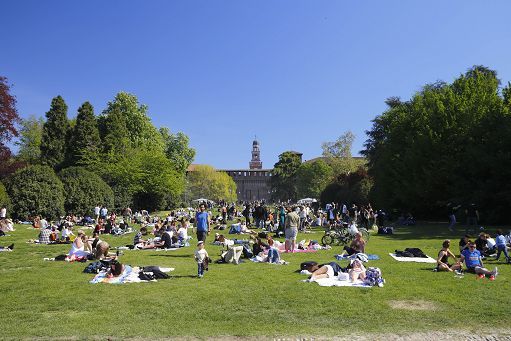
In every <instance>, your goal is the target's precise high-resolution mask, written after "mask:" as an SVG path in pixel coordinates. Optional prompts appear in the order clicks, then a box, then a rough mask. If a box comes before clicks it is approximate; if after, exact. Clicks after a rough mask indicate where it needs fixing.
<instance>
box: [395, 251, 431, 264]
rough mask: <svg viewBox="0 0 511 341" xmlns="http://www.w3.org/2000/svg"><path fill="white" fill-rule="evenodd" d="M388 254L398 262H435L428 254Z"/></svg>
mask: <svg viewBox="0 0 511 341" xmlns="http://www.w3.org/2000/svg"><path fill="white" fill-rule="evenodd" d="M389 255H390V256H391V257H392V258H394V259H395V260H397V261H398V262H415V263H436V260H435V259H433V258H431V257H430V256H428V257H427V258H423V257H398V256H396V254H395V253H389Z"/></svg>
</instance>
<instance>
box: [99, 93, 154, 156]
mask: <svg viewBox="0 0 511 341" xmlns="http://www.w3.org/2000/svg"><path fill="white" fill-rule="evenodd" d="M102 116H103V117H104V119H102V120H101V121H102V123H104V124H105V125H103V127H102V129H101V130H102V135H103V136H104V141H106V142H107V144H109V145H110V148H111V147H112V145H114V146H115V147H116V148H119V147H122V148H124V146H123V145H122V144H119V143H113V141H114V140H116V141H119V140H123V139H121V134H125V132H124V130H126V131H127V134H125V135H124V139H127V141H126V142H127V143H128V146H129V147H130V148H144V149H150V150H163V148H164V145H163V139H162V137H161V135H160V134H159V133H158V130H157V129H156V128H155V127H154V126H153V124H152V123H151V119H150V118H149V116H148V115H147V106H146V105H140V104H139V103H138V99H137V97H135V96H134V95H132V94H129V93H126V92H119V93H118V94H117V95H116V96H115V98H114V100H113V101H111V102H108V105H107V108H106V109H105V110H104V111H103V114H102ZM113 128H115V129H113ZM123 144H124V141H123ZM107 148H108V146H107Z"/></svg>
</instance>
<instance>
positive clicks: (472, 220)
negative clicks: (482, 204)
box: [465, 204, 479, 234]
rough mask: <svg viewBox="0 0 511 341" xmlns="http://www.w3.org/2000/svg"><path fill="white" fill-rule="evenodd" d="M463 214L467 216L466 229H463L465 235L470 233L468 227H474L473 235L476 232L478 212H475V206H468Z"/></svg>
mask: <svg viewBox="0 0 511 341" xmlns="http://www.w3.org/2000/svg"><path fill="white" fill-rule="evenodd" d="M465 214H466V215H467V227H466V229H465V234H468V233H469V231H470V227H471V226H474V233H476V231H477V223H478V221H479V211H478V210H477V207H476V204H470V206H468V207H467V209H466V210H465Z"/></svg>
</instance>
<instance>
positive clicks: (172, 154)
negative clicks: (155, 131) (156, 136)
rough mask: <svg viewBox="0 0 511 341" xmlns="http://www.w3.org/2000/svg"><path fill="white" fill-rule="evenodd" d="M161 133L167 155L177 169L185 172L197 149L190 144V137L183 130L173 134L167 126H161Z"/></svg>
mask: <svg viewBox="0 0 511 341" xmlns="http://www.w3.org/2000/svg"><path fill="white" fill-rule="evenodd" d="M160 134H161V136H162V138H163V141H164V143H165V155H167V158H168V159H169V160H170V161H171V162H172V163H173V164H174V167H175V169H176V170H177V171H179V172H185V171H186V169H187V168H188V166H189V165H190V164H191V163H192V162H193V158H194V157H195V149H193V148H190V147H189V146H188V143H189V141H190V139H189V138H188V136H186V135H185V134H183V133H182V132H178V133H177V134H171V133H170V130H169V128H167V127H163V128H160Z"/></svg>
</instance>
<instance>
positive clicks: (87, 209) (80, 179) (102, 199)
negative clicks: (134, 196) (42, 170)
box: [59, 167, 114, 215]
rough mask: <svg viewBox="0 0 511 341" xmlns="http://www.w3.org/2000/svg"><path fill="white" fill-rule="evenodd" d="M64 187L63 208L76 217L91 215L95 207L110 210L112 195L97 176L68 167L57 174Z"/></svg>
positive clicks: (109, 189) (112, 203) (112, 200)
mask: <svg viewBox="0 0 511 341" xmlns="http://www.w3.org/2000/svg"><path fill="white" fill-rule="evenodd" d="M59 177H60V179H61V180H62V183H63V185H64V196H65V201H64V208H65V209H66V212H68V213H73V214H77V215H92V213H93V210H94V207H95V206H96V205H98V204H99V205H105V206H106V207H109V208H112V207H113V205H114V193H113V191H112V189H111V188H110V186H108V184H107V183H106V182H105V181H103V179H101V177H99V176H98V175H96V174H94V173H92V172H90V171H88V170H86V169H84V168H81V167H69V168H66V169H63V170H62V171H61V172H60V173H59Z"/></svg>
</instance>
